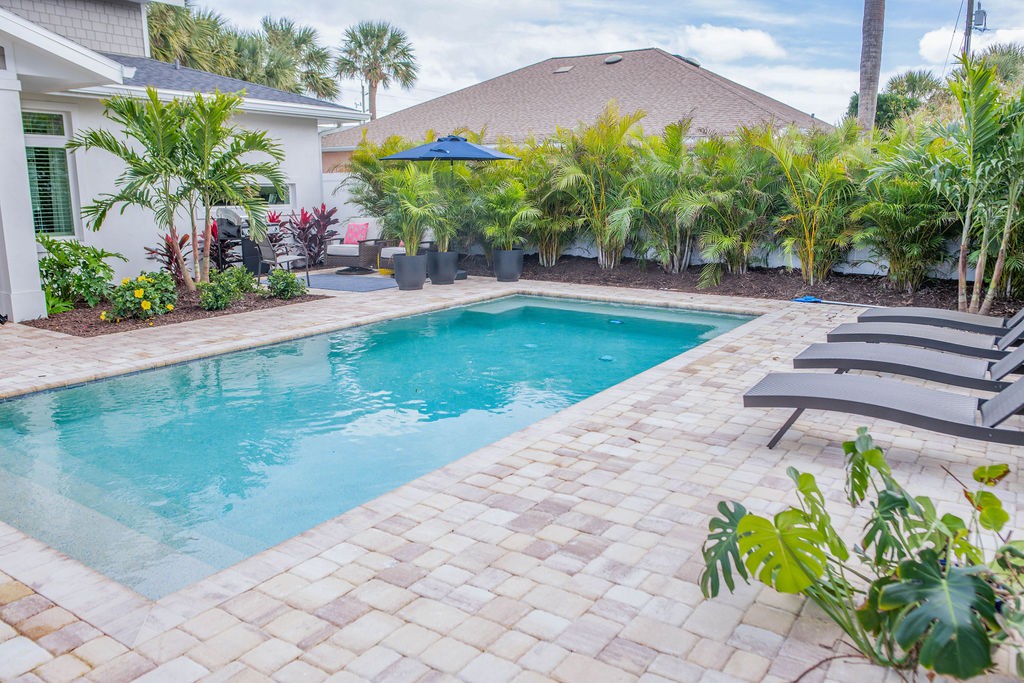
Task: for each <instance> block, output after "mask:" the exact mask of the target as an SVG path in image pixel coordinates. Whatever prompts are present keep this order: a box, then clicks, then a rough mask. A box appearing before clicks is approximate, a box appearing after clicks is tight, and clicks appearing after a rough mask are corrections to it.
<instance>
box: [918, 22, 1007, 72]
mask: <svg viewBox="0 0 1024 683" xmlns="http://www.w3.org/2000/svg"><path fill="white" fill-rule="evenodd" d="M963 42H964V32H963V29H957V30H956V32H955V33H954V31H953V27H952V26H943V27H942V28H937V29H935V30H934V31H929V32H928V33H925V34H924V35H923V36H921V40H920V42H919V43H918V53H919V54H920V55H921V58H922V59H924V60H925V61H926V62H928V63H929V64H934V65H937V66H941V65H943V64H947V65H948V64H952V63H953V61H954V59H955V57H956V55H958V54H960V50H961V49H962V48H963ZM1013 42H1018V43H1019V42H1024V28H1010V29H997V30H994V31H985V32H983V33H982V32H975V33H972V34H971V52H972V53H978V52H980V51H981V50H984V49H985V48H986V47H988V46H989V45H994V44H996V43H1013Z"/></svg>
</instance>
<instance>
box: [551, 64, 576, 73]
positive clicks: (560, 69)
mask: <svg viewBox="0 0 1024 683" xmlns="http://www.w3.org/2000/svg"><path fill="white" fill-rule="evenodd" d="M573 66H574V65H572V64H570V65H569V66H560V67H558V68H557V69H555V73H556V74H567V73H569V72H570V71H572V67H573Z"/></svg>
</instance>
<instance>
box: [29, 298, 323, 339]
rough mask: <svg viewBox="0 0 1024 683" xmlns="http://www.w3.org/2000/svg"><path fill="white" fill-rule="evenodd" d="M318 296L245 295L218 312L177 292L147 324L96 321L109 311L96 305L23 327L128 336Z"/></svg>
mask: <svg viewBox="0 0 1024 683" xmlns="http://www.w3.org/2000/svg"><path fill="white" fill-rule="evenodd" d="M324 298H327V297H324V296H322V295H314V294H306V295H303V296H300V297H296V298H294V299H287V300H285V299H273V298H270V297H267V296H265V295H261V294H246V295H245V297H244V298H243V299H240V300H238V301H236V302H235V303H233V304H231V306H229V307H228V308H226V309H224V310H221V311H206V310H203V309H202V308H200V307H199V296H198V295H197V294H196V293H195V292H189V291H184V290H179V291H178V303H177V304H175V306H174V310H173V311H171V312H170V313H165V314H164V315H158V316H156V317H154V318H150V319H149V320H134V319H131V320H122V321H121V322H117V323H112V322H104V321H102V320H100V313H101V312H102V311H104V310H109V306H106V307H105V306H104V305H102V304H101V305H99V306H97V307H96V308H89V307H88V306H81V307H79V308H75V309H73V310H70V311H68V312H66V313H60V314H57V315H54V316H52V317H49V318H43V319H40V320H29V321H27V322H25V323H23V324H25V325H30V326H32V327H37V328H39V329H42V330H50V331H52V332H62V333H64V334H70V335H74V336H76V337H97V336H99V335H101V334H113V333H115V332H128V331H130V330H139V329H142V328H145V327H160V326H162V325H174V324H176V323H183V322H186V321H189V320H201V319H203V318H216V317H217V316H221V315H231V314H233V313H246V312H248V311H262V310H265V309H268V308H277V307H278V306H287V305H288V304H298V303H303V302H305V301H315V300H316V299H324Z"/></svg>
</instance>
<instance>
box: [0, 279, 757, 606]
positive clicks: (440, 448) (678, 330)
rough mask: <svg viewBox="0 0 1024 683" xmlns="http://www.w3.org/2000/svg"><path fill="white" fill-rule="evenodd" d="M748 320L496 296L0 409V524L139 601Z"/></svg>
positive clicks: (49, 394)
mask: <svg viewBox="0 0 1024 683" xmlns="http://www.w3.org/2000/svg"><path fill="white" fill-rule="evenodd" d="M749 319H750V318H749V317H745V316H735V315H719V314H707V313H694V312H686V311H673V310H668V309H657V308H639V307H628V306H615V305H606V304H592V303H582V302H575V301H560V300H553V299H541V298H537V297H512V298H507V299H500V300H497V301H491V302H488V303H484V304H479V305H474V306H468V307H460V308H454V309H449V310H445V311H440V312H436V313H429V314H425V315H417V316H412V317H408V318H401V319H397V320H391V321H388V322H383V323H378V324H374V325H367V326H364V327H359V328H353V329H349V330H344V331H341V332H337V333H333V334H329V335H320V336H315V337H309V338H306V339H301V340H298V341H293V342H288V343H283V344H275V345H272V346H266V347H262V348H258V349H251V350H247V351H241V352H237V353H232V354H228V355H223V356H217V357H213V358H208V359H204V360H199V361H194V362H190V363H186V364H182V365H175V366H170V367H166V368H161V369H158V370H152V371H148V372H143V373H138V374H134V375H128V376H122V377H115V378H112V379H109V380H103V381H98V382H92V383H89V384H85V385H81V386H77V387H73V388H69V389H65V390H60V391H48V392H42V393H38V394H32V395H29V396H26V397H23V398H19V399H14V400H11V401H7V402H3V403H0V444H2V446H0V492H2V495H0V519H3V520H4V521H5V522H7V523H9V524H11V525H12V526H15V527H17V528H19V529H21V530H22V531H24V532H25V533H27V534H29V535H31V536H34V537H36V538H38V539H40V540H42V541H44V542H46V543H48V544H49V545H51V546H53V547H54V548H57V549H59V550H61V551H63V552H65V553H66V554H68V555H70V556H71V557H74V558H77V559H78V560H80V561H81V562H84V563H85V564H87V565H90V566H92V567H94V568H95V569H97V570H99V571H100V572H102V573H104V574H106V575H107V576H110V577H111V578H113V579H115V580H117V581H120V582H122V583H124V584H125V585H128V586H130V587H132V588H134V589H135V590H137V591H139V592H140V593H142V594H143V595H146V596H149V597H153V598H158V597H160V596H163V595H166V594H167V593H170V592H172V591H174V590H177V589H179V588H181V587H183V586H186V585H188V584H190V583H192V582H194V581H196V580H197V579H199V578H202V577H204V576H208V575H209V574H212V573H214V572H216V571H217V570H219V569H222V568H224V567H227V566H230V565H232V564H234V563H236V562H238V561H239V560H241V559H243V558H245V557H248V556H250V555H253V554H255V553H257V552H259V551H261V550H263V549H266V548H269V547H271V546H273V545H275V544H277V543H279V542H281V541H283V540H285V539H287V538H290V537H292V536H295V535H296V534H299V533H301V532H302V531H305V530H306V529H309V528H311V527H313V526H315V525H317V524H319V523H320V522H323V521H325V520H328V519H330V518H332V517H335V516H337V515H339V514H341V513H342V512H345V511H346V510H349V509H351V508H353V507H355V506H357V505H359V504H361V503H364V502H366V501H368V500H371V499H373V498H375V497H377V496H379V495H380V494H382V493H384V492H386V491H389V490H391V489H394V488H396V487H398V486H400V485H402V484H403V483H406V482H408V481H411V480H412V479H415V478H416V477H418V476H420V475H423V474H425V473H427V472H430V471H432V470H435V469H437V468H438V467H441V466H443V465H444V464H446V463H449V462H451V461H453V460H455V459H457V458H459V457H461V456H463V455H466V454H468V453H470V452H472V451H473V450H476V449H477V448H480V447H482V446H484V445H486V444H488V443H492V442H494V441H496V440H498V439H499V438H501V437H503V436H505V435H507V434H510V433H512V432H514V431H516V430H518V429H520V428H522V427H524V426H526V425H528V424H530V423H532V422H535V421H537V420H539V419H540V418H543V417H545V416H547V415H551V414H552V413H555V412H556V411H558V410H560V409H562V408H565V407H566V406H569V405H571V404H573V403H576V402H577V401H580V400H581V399H583V398H585V397H587V396H590V395H592V394H595V393H597V392H599V391H601V390H603V389H605V388H607V387H610V386H612V385H614V384H617V383H618V382H621V381H622V380H624V379H626V378H628V377H631V376H632V375H635V374H637V373H639V372H641V371H643V370H646V369H647V368H650V367H652V366H654V365H656V364H658V363H660V362H662V361H664V360H667V359H668V358H671V357H673V356H675V355H678V354H679V353H682V352H683V351H685V350H687V349H690V348H692V347H694V346H697V345H699V344H701V343H702V342H704V341H706V340H708V339H711V338H712V337H715V336H716V335H718V334H721V333H722V332H725V331H727V330H730V329H732V328H734V327H736V326H738V325H740V324H742V323H744V322H746V321H747V320H749Z"/></svg>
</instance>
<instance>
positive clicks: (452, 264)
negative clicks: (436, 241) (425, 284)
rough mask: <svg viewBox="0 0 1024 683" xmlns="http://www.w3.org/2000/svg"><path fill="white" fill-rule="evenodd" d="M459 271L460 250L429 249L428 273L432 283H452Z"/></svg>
mask: <svg viewBox="0 0 1024 683" xmlns="http://www.w3.org/2000/svg"><path fill="white" fill-rule="evenodd" d="M458 272H459V252H457V251H428V252H427V273H428V274H429V276H430V284H432V285H451V284H454V283H455V275H456V273H458Z"/></svg>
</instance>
